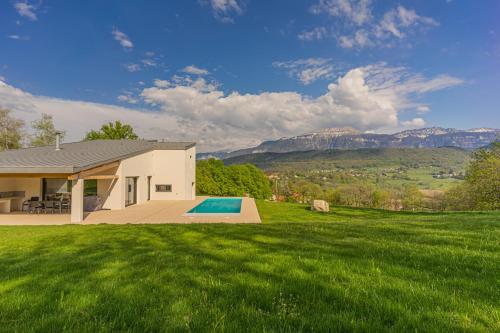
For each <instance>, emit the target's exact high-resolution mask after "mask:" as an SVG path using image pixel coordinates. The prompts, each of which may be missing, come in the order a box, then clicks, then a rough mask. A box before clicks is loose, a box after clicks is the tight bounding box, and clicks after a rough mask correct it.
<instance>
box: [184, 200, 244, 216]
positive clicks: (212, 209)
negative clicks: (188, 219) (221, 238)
mask: <svg viewBox="0 0 500 333" xmlns="http://www.w3.org/2000/svg"><path fill="white" fill-rule="evenodd" d="M240 211H241V198H208V199H205V200H204V201H203V202H201V203H200V204H198V206H196V207H194V208H193V209H191V210H190V211H189V212H187V214H238V213H240Z"/></svg>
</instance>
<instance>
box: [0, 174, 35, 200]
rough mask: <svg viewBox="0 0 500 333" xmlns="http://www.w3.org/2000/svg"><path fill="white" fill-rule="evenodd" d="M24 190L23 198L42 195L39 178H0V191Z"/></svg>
mask: <svg viewBox="0 0 500 333" xmlns="http://www.w3.org/2000/svg"><path fill="white" fill-rule="evenodd" d="M4 191H25V199H29V198H31V197H39V196H41V195H42V183H41V179H40V178H0V192H4Z"/></svg>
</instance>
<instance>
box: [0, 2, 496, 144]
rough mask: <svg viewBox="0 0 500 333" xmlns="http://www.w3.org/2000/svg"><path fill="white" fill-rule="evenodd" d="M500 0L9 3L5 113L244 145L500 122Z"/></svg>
mask: <svg viewBox="0 0 500 333" xmlns="http://www.w3.org/2000/svg"><path fill="white" fill-rule="evenodd" d="M498 13H500V2H499V1H486V0H484V1H481V2H480V4H479V3H478V2H476V1H459V0H452V1H449V0H448V1H446V0H442V1H441V0H434V1H403V0H401V1H375V0H373V1H368V0H356V1H355V0H310V1H299V0H294V1H278V0H277V1H258V0H206V1H197V0H192V1H191V0H183V1H147V2H145V1H78V2H77V1H50V0H44V1H40V0H38V1H15V0H14V1H2V2H1V3H0V41H1V42H0V81H2V82H3V83H2V84H1V85H0V106H3V107H8V108H10V109H12V110H13V111H14V113H15V115H16V116H17V117H19V118H22V119H24V120H25V121H26V122H29V121H31V120H33V119H35V118H37V117H39V115H40V113H43V112H45V113H50V114H52V115H53V116H54V119H55V122H56V125H58V127H61V128H62V129H66V130H67V132H68V134H67V139H68V140H78V139H80V138H81V137H82V136H83V134H84V133H85V132H86V131H88V130H90V129H91V128H96V127H99V126H100V124H101V123H102V122H105V121H110V120H114V119H121V120H123V121H125V122H129V123H131V124H132V125H133V126H134V127H135V128H137V131H138V132H139V134H140V135H141V136H143V137H146V138H153V137H155V138H158V137H160V138H166V139H172V140H173V139H176V140H196V141H198V142H200V147H201V150H211V149H234V148H238V147H245V146H248V145H252V144H256V143H258V142H259V141H260V140H265V139H272V138H277V137H280V136H289V135H297V134H301V133H305V132H310V131H314V130H319V129H321V128H323V127H337V126H338V127H341V126H350V127H355V128H357V129H359V130H363V131H382V132H391V131H396V130H401V129H405V128H415V127H424V126H443V127H457V128H472V127H500V116H499V114H500V110H499V105H500V103H499V102H500V94H498V91H499V90H500V21H499V20H498Z"/></svg>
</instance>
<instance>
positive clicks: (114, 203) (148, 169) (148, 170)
mask: <svg viewBox="0 0 500 333" xmlns="http://www.w3.org/2000/svg"><path fill="white" fill-rule="evenodd" d="M195 169H196V148H195V143H194V142H158V141H148V140H95V141H82V142H75V143H66V144H61V145H59V144H56V146H45V147H37V148H26V149H18V150H10V151H4V152H0V213H9V212H15V211H26V212H29V211H30V209H31V208H34V209H41V210H42V209H45V208H47V209H48V208H51V209H52V210H54V209H59V210H61V211H62V209H66V211H68V212H69V211H70V212H71V222H72V223H79V222H82V221H83V219H84V211H86V210H90V211H93V210H96V209H110V210H117V209H124V208H125V207H126V206H130V205H134V204H141V203H145V202H146V201H148V200H194V199H195V188H196V186H195ZM61 203H62V207H61ZM54 206H55V207H54Z"/></svg>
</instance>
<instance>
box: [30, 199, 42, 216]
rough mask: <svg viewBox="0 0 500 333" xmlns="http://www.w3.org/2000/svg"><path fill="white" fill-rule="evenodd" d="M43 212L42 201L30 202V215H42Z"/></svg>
mask: <svg viewBox="0 0 500 333" xmlns="http://www.w3.org/2000/svg"><path fill="white" fill-rule="evenodd" d="M42 210H43V203H41V202H40V201H38V200H37V201H31V200H30V203H29V210H28V211H29V213H37V214H39V213H41V212H42Z"/></svg>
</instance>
